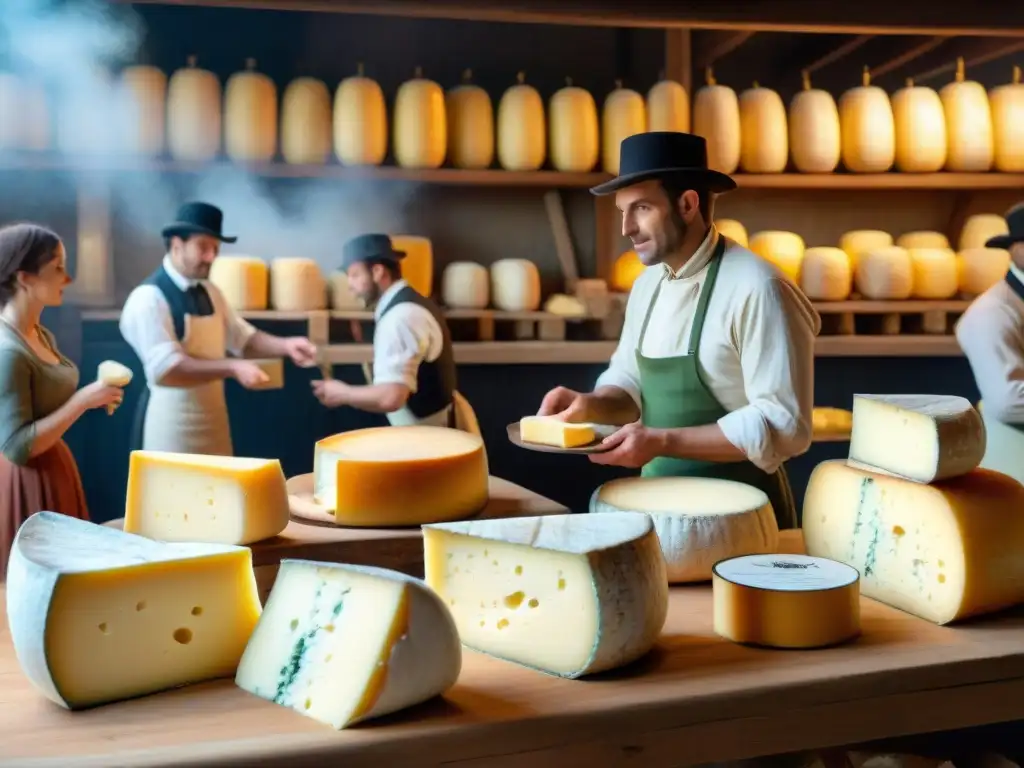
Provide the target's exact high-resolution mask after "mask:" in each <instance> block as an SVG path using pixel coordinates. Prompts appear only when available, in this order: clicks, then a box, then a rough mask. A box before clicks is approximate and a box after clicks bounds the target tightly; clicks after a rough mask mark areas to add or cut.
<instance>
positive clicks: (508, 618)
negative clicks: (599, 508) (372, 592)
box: [423, 512, 668, 678]
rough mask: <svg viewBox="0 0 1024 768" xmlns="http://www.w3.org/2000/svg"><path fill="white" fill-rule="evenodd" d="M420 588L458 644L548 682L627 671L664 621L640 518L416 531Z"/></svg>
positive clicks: (658, 571)
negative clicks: (448, 615)
mask: <svg viewBox="0 0 1024 768" xmlns="http://www.w3.org/2000/svg"><path fill="white" fill-rule="evenodd" d="M423 550H424V572H425V574H426V582H427V584H429V585H430V587H431V588H432V589H433V590H434V591H435V592H437V593H438V594H439V595H440V596H441V598H442V599H443V600H444V601H445V603H446V604H447V605H448V609H449V610H450V611H451V612H452V615H453V616H454V617H455V624H456V626H457V627H458V629H459V636H460V637H461V638H462V642H463V644H464V645H466V646H467V647H469V648H472V649H473V650H476V651H480V652H482V653H486V654H488V655H490V656H494V657H496V658H499V659H504V660H506V661H510V662H513V663H517V664H522V665H523V666H527V667H530V668H532V669H536V670H539V671H541V672H546V673H548V674H551V675H556V676H559V677H566V678H577V677H581V676H583V675H589V674H593V673H595V672H602V671H605V670H608V669H613V668H615V667H620V666H623V665H625V664H628V663H630V662H632V661H635V660H636V659H638V658H640V657H641V656H643V655H644V654H646V653H647V652H648V651H649V650H650V649H651V647H652V646H653V645H654V643H655V641H656V640H657V638H658V635H659V634H660V632H661V628H662V626H663V625H664V623H665V618H666V616H667V615H668V578H667V576H666V573H665V559H664V557H663V556H662V554H661V546H660V545H659V543H658V535H657V533H656V531H655V529H654V523H653V521H652V520H651V518H650V517H649V516H648V515H641V514H637V513H633V512H617V513H609V514H606V515H548V516H544V517H521V518H509V519H497V520H473V521H468V522H461V523H443V524H439V525H425V526H423Z"/></svg>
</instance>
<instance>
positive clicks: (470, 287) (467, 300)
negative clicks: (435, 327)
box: [441, 261, 491, 309]
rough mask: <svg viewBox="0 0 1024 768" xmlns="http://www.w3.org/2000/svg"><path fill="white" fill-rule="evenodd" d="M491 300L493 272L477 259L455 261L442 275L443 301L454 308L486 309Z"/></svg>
mask: <svg viewBox="0 0 1024 768" xmlns="http://www.w3.org/2000/svg"><path fill="white" fill-rule="evenodd" d="M490 300H491V274H490V272H488V271H487V267H485V266H484V265H483V264H477V263H476V262H475V261H453V262H452V263H451V264H449V265H448V266H447V267H445V268H444V272H443V273H442V275H441V301H442V302H443V303H444V305H445V306H446V307H451V308H452V309H484V308H485V307H486V306H487V303H488V302H489V301H490Z"/></svg>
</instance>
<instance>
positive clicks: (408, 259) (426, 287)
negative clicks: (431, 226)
mask: <svg viewBox="0 0 1024 768" xmlns="http://www.w3.org/2000/svg"><path fill="white" fill-rule="evenodd" d="M391 245H392V247H393V248H394V249H395V250H396V251H401V252H402V253H404V254H405V256H404V257H403V258H402V260H401V261H399V262H398V264H399V266H400V267H401V268H402V279H403V280H405V281H406V282H407V283H409V285H411V286H412V287H413V288H414V289H415V290H416V291H417V292H418V293H420V294H422V295H423V296H430V295H431V294H432V293H433V292H434V247H433V245H431V243H430V238H428V237H417V236H416V235H391Z"/></svg>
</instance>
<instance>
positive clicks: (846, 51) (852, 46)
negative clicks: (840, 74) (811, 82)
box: [801, 35, 875, 75]
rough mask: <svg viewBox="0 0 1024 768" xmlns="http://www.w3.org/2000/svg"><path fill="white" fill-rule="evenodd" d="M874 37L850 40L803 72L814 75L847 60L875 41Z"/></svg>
mask: <svg viewBox="0 0 1024 768" xmlns="http://www.w3.org/2000/svg"><path fill="white" fill-rule="evenodd" d="M874 37H875V36H874V35H858V36H857V37H855V38H853V39H852V40H848V41H847V42H845V43H843V44H842V45H840V46H839V47H838V48H835V49H833V50H831V51H829V52H828V53H826V54H825V55H824V56H822V57H821V58H820V59H818V60H817V61H815V62H812V63H811V64H808V65H807V66H806V67H803V68H802V69H801V72H805V73H807V74H808V75H813V74H814V73H815V72H817V71H818V70H819V69H824V68H825V67H827V66H828V65H830V64H835V63H836V62H837V61H839V60H840V59H845V58H846V57H847V56H849V55H850V54H851V53H853V52H854V51H856V50H857V49H858V48H860V47H861V46H863V45H864V44H865V43H867V42H868V41H869V40H873V39H874Z"/></svg>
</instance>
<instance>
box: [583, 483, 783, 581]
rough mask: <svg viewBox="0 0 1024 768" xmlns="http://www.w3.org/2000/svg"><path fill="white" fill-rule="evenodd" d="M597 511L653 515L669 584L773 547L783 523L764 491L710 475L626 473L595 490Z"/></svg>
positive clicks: (592, 504) (592, 501) (702, 578)
mask: <svg viewBox="0 0 1024 768" xmlns="http://www.w3.org/2000/svg"><path fill="white" fill-rule="evenodd" d="M590 511H591V512H592V513H605V512H640V513H645V514H648V515H650V516H651V518H652V519H653V520H654V529H655V531H657V533H658V540H659V541H660V542H661V552H662V555H663V556H664V557H665V566H666V574H667V577H668V581H669V583H670V584H678V583H685V582H694V581H707V580H709V579H710V578H711V569H712V567H713V566H714V564H715V563H716V562H718V561H719V560H725V559H726V558H730V557H735V556H737V555H747V554H757V553H763V552H772V551H773V550H775V548H776V547H777V546H778V544H779V525H778V523H777V522H776V520H775V513H774V512H773V511H772V505H771V502H770V501H769V500H768V497H767V496H766V495H765V493H764V492H763V491H761V490H759V489H757V488H755V487H753V486H752V485H747V484H745V483H737V482H734V481H732V480H719V479H717V478H707V477H624V478H620V479H618V480H611V481H609V482H607V483H605V484H604V485H602V486H599V487H598V488H597V490H595V491H594V493H593V495H592V496H591V498H590Z"/></svg>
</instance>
